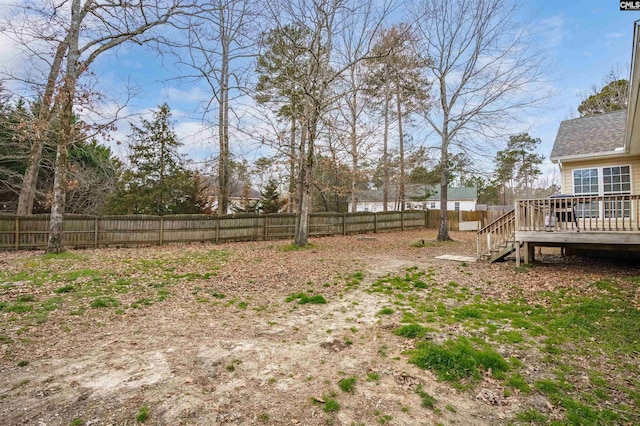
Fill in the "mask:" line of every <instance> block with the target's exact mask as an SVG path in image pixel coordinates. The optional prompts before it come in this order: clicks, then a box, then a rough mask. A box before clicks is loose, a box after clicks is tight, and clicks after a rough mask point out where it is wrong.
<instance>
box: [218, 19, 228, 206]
mask: <svg viewBox="0 0 640 426" xmlns="http://www.w3.org/2000/svg"><path fill="white" fill-rule="evenodd" d="M220 34H221V38H222V39H221V40H220V43H221V44H222V54H221V58H220V61H221V70H220V83H221V84H220V94H219V95H218V139H219V144H220V158H219V160H218V161H219V163H218V164H219V165H218V215H219V216H222V215H225V214H227V210H228V209H229V175H230V173H229V40H228V39H227V27H226V21H225V19H224V10H222V9H221V10H220Z"/></svg>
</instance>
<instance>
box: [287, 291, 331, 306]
mask: <svg viewBox="0 0 640 426" xmlns="http://www.w3.org/2000/svg"><path fill="white" fill-rule="evenodd" d="M294 300H298V304H300V305H306V304H307V303H311V304H313V305H324V304H326V303H327V300H326V299H325V298H324V297H323V296H322V295H320V294H315V295H313V296H308V295H307V294H306V293H295V294H291V295H289V296H287V298H286V299H285V302H292V301H294Z"/></svg>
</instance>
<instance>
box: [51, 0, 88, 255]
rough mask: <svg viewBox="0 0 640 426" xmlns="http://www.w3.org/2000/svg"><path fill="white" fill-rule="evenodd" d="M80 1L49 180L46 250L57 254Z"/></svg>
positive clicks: (61, 242)
mask: <svg viewBox="0 0 640 426" xmlns="http://www.w3.org/2000/svg"><path fill="white" fill-rule="evenodd" d="M80 22H81V19H80V0H73V3H72V4H71V26H70V28H69V38H68V40H69V47H68V49H67V51H68V54H67V69H66V73H65V79H64V86H63V88H62V97H63V102H62V114H61V117H60V124H61V127H62V134H61V135H60V137H59V138H58V143H57V146H56V162H55V175H54V181H53V204H52V206H51V216H50V217H51V219H50V222H49V241H48V244H47V252H49V253H60V252H62V251H64V209H65V198H66V189H67V149H68V146H69V145H70V144H71V142H72V137H73V133H74V131H73V130H74V129H73V127H74V124H73V101H74V98H75V90H76V81H77V78H78V59H79V57H80V53H79V50H78V39H79V34H80Z"/></svg>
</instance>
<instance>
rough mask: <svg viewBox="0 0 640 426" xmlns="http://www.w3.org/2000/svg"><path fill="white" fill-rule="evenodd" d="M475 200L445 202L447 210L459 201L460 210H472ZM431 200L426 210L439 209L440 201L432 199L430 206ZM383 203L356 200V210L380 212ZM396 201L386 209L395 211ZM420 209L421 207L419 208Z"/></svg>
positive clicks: (453, 208) (474, 206)
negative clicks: (433, 203)
mask: <svg viewBox="0 0 640 426" xmlns="http://www.w3.org/2000/svg"><path fill="white" fill-rule="evenodd" d="M476 201H477V200H453V201H448V202H447V210H455V203H456V202H459V203H460V211H474V210H475V209H476ZM431 202H432V201H426V203H427V209H428V210H440V201H433V202H435V205H436V206H435V207H433V208H432V207H431ZM408 203H416V202H415V201H407V204H408ZM422 203H424V201H421V202H420V204H422ZM383 207H384V203H383V202H381V201H359V202H358V210H357V211H359V212H365V211H366V212H373V213H378V212H382V211H384V208H383ZM396 207H397V206H396V203H395V202H394V203H388V204H387V210H388V211H396V210H397V209H396ZM351 210H352V209H351V204H349V213H353V212H352V211H351ZM407 210H410V208H409V207H407ZM420 210H421V209H420Z"/></svg>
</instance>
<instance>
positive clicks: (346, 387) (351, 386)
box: [338, 377, 357, 392]
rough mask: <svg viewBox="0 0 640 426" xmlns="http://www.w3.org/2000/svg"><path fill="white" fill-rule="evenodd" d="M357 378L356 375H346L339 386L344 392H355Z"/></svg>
mask: <svg viewBox="0 0 640 426" xmlns="http://www.w3.org/2000/svg"><path fill="white" fill-rule="evenodd" d="M356 381H357V379H356V378H355V377H346V378H344V379H341V380H340V381H339V382H338V387H339V388H340V389H341V390H342V392H353V391H354V390H355V386H356Z"/></svg>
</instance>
